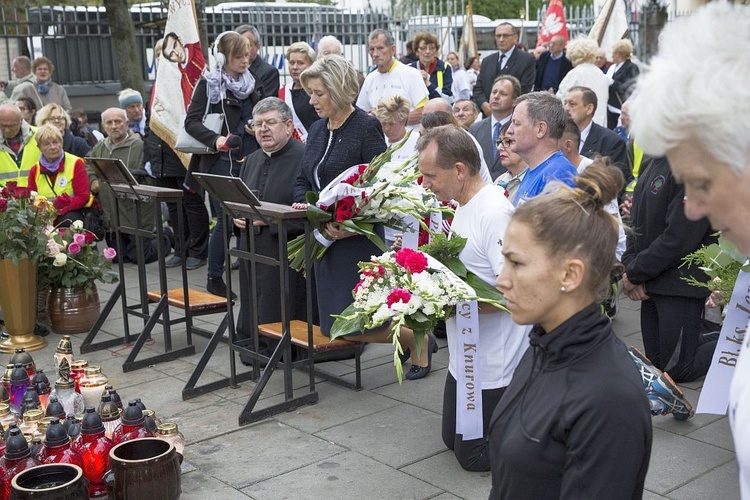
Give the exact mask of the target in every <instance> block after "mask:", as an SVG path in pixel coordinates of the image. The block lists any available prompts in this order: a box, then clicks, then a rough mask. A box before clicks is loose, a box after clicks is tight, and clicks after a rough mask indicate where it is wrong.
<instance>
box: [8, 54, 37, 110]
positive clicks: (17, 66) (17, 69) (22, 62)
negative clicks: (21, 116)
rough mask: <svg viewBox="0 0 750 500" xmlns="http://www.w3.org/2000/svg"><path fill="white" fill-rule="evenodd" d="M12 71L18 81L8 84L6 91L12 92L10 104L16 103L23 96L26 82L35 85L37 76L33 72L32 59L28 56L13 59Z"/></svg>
mask: <svg viewBox="0 0 750 500" xmlns="http://www.w3.org/2000/svg"><path fill="white" fill-rule="evenodd" d="M10 70H11V71H12V72H13V76H15V77H16V79H15V80H12V81H10V82H8V86H7V87H6V89H5V91H6V92H10V102H16V100H17V99H18V97H20V95H21V90H23V84H24V83H26V82H29V83H32V84H33V83H35V82H36V76H34V73H32V72H31V59H29V58H28V57H26V56H18V57H16V58H15V59H13V62H12V64H11V67H10Z"/></svg>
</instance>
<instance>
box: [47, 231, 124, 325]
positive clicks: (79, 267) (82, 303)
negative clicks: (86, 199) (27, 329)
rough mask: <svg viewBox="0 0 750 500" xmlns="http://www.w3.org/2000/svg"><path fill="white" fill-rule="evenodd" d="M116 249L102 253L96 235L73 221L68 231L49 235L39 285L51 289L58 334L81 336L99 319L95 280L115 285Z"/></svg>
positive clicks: (53, 321)
mask: <svg viewBox="0 0 750 500" xmlns="http://www.w3.org/2000/svg"><path fill="white" fill-rule="evenodd" d="M116 255H117V252H116V251H115V249H114V248H109V247H107V248H104V249H103V250H102V251H99V250H98V248H97V241H96V237H95V236H94V234H93V233H92V232H90V231H87V230H86V229H84V228H83V221H80V220H77V221H74V222H73V223H72V224H71V226H70V227H68V228H56V229H53V230H51V231H50V232H49V234H48V239H47V252H46V254H45V256H44V257H43V258H42V259H41V261H40V263H39V269H40V273H39V286H40V287H45V288H49V289H50V294H49V298H48V299H47V310H48V311H47V312H48V315H49V320H50V327H51V329H52V330H53V331H55V332H57V333H65V334H70V333H82V332H84V331H88V329H89V328H90V327H91V325H93V323H94V322H95V321H96V318H97V317H98V316H99V296H98V291H97V288H96V281H101V282H103V283H114V282H116V281H117V279H118V275H117V273H116V272H115V271H113V270H112V259H114V258H115V256H116Z"/></svg>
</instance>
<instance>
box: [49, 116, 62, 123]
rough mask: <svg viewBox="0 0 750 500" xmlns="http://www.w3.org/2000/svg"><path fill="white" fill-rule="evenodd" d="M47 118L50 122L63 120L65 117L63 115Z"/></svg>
mask: <svg viewBox="0 0 750 500" xmlns="http://www.w3.org/2000/svg"><path fill="white" fill-rule="evenodd" d="M48 120H49V121H51V122H64V121H65V117H64V116H50V117H49V118H48Z"/></svg>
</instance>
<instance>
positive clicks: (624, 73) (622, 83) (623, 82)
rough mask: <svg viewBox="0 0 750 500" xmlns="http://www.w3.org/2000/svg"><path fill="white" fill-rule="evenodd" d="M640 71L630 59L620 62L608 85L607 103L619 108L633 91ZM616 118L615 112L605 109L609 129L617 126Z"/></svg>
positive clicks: (617, 116)
mask: <svg viewBox="0 0 750 500" xmlns="http://www.w3.org/2000/svg"><path fill="white" fill-rule="evenodd" d="M640 73H641V70H640V69H638V66H636V65H635V64H633V62H632V61H631V60H630V59H628V60H627V61H625V62H624V63H622V66H620V69H618V70H617V71H615V73H614V75H612V85H610V86H609V100H608V101H607V104H609V105H610V106H613V107H615V108H617V109H620V108H621V107H622V103H624V102H625V101H626V100H627V99H628V97H630V94H632V93H633V88H634V87H635V81H636V80H637V79H638V75H639V74H640ZM617 118H619V115H618V114H617V113H612V112H610V111H607V127H609V128H611V129H613V128H615V127H616V126H617Z"/></svg>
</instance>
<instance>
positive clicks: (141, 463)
mask: <svg viewBox="0 0 750 500" xmlns="http://www.w3.org/2000/svg"><path fill="white" fill-rule="evenodd" d="M109 465H110V471H109V473H107V475H106V476H105V477H104V481H105V482H106V483H107V489H108V490H109V498H110V500H153V499H155V498H158V499H160V500H176V499H178V498H180V494H181V493H182V488H181V485H180V461H179V458H178V456H177V452H176V451H175V447H174V445H173V444H172V443H170V442H168V441H164V440H162V439H158V438H142V439H134V440H132V441H126V442H124V443H120V444H118V445H117V446H115V447H114V448H112V449H111V450H110V451H109Z"/></svg>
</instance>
